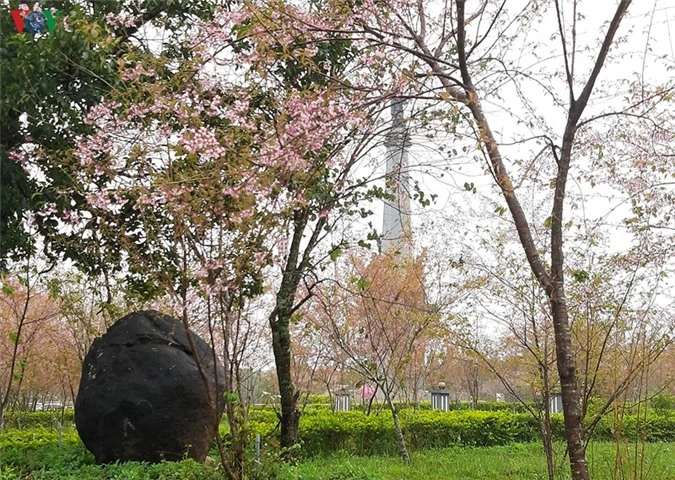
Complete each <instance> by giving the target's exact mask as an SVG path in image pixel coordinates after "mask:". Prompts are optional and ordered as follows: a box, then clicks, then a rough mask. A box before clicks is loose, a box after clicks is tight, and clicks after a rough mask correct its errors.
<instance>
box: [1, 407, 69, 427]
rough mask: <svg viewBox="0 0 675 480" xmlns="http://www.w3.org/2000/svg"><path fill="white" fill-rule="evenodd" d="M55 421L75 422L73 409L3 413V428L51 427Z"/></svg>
mask: <svg viewBox="0 0 675 480" xmlns="http://www.w3.org/2000/svg"><path fill="white" fill-rule="evenodd" d="M57 422H61V424H62V425H66V424H70V423H75V411H74V410H73V409H68V410H64V411H63V415H61V410H45V411H36V412H26V411H21V410H10V411H8V412H6V413H5V418H4V427H5V428H53V427H55V426H56V423H57Z"/></svg>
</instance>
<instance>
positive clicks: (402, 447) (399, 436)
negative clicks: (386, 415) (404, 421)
mask: <svg viewBox="0 0 675 480" xmlns="http://www.w3.org/2000/svg"><path fill="white" fill-rule="evenodd" d="M385 394H386V397H387V403H388V404H389V410H390V411H391V418H392V419H393V420H394V433H395V435H396V449H397V450H398V454H399V455H400V456H401V460H403V463H405V464H406V465H407V464H409V463H410V454H409V453H408V447H406V444H405V437H404V436H403V429H402V428H401V422H400V420H399V418H398V412H397V411H396V407H395V406H394V403H393V402H392V401H391V397H390V395H389V393H387V392H385Z"/></svg>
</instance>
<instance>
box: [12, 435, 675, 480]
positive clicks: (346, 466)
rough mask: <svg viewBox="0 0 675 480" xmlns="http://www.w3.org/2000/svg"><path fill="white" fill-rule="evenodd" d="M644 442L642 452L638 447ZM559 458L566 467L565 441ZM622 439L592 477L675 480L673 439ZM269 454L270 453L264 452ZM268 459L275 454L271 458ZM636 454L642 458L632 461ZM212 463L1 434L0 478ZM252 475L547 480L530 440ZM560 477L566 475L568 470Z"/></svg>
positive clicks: (137, 476)
mask: <svg viewBox="0 0 675 480" xmlns="http://www.w3.org/2000/svg"><path fill="white" fill-rule="evenodd" d="M643 447H644V450H642V448H643ZM557 448H558V449H559V450H560V452H559V455H558V458H557V463H558V465H559V466H560V471H561V472H566V470H567V468H566V465H565V463H564V462H565V459H564V456H563V452H564V450H563V446H562V445H561V444H558V445H557ZM635 448H636V446H635V445H634V444H628V445H626V446H624V447H623V448H622V452H621V455H620V459H621V460H622V470H621V472H619V469H618V468H616V467H615V458H616V455H615V453H616V446H615V445H614V444H612V443H607V442H596V443H593V444H591V445H590V447H589V451H588V453H589V455H588V458H589V464H590V470H591V473H592V475H593V478H594V479H603V480H604V479H615V478H616V479H638V478H641V479H645V480H675V443H649V444H644V445H641V444H640V445H638V446H637V448H638V450H637V451H636V450H635ZM267 453H274V452H267ZM272 456H273V455H272ZM635 458H639V459H641V460H642V461H640V462H635V461H634V460H635ZM216 465H217V462H210V463H208V464H207V465H200V464H198V463H195V462H192V461H183V462H178V463H175V464H160V465H147V464H140V463H128V464H122V465H108V466H104V467H102V466H98V465H95V464H94V463H93V458H92V456H91V454H89V452H87V451H86V450H85V448H84V446H83V445H82V443H81V442H80V440H79V438H78V437H77V434H76V432H75V431H74V430H72V429H68V430H66V431H65V432H64V435H63V445H62V447H59V445H58V442H57V437H56V433H55V432H54V431H53V430H48V429H42V428H33V429H29V430H8V431H6V432H2V433H0V480H14V479H22V480H112V479H115V480H152V479H155V480H220V479H221V478H223V477H222V475H221V474H220V471H219V470H218V469H217V467H216ZM254 478H256V479H272V478H277V480H319V479H320V480H389V479H391V480H394V479H396V480H400V479H404V480H427V479H428V480H432V479H433V480H436V479H443V480H460V479H461V480H471V479H484V480H492V479H494V480H508V479H532V480H535V479H545V478H547V476H546V464H545V460H544V456H543V454H542V452H541V447H540V446H539V445H538V444H536V443H521V444H511V445H506V446H496V447H452V448H445V449H441V450H427V451H423V452H413V454H412V461H411V464H410V465H408V466H405V465H403V464H402V463H401V461H400V460H399V459H398V458H397V457H391V456H371V457H359V456H352V455H347V454H335V455H329V456H317V457H313V458H310V459H303V460H302V461H300V462H299V463H298V464H297V465H282V466H278V465H275V464H267V465H266V464H263V467H262V471H260V472H259V473H258V475H257V476H256V477H254ZM558 478H560V479H566V478H568V476H567V475H566V474H561V475H560V476H559V477H558Z"/></svg>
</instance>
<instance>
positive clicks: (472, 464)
mask: <svg viewBox="0 0 675 480" xmlns="http://www.w3.org/2000/svg"><path fill="white" fill-rule="evenodd" d="M561 447H562V446H558V449H561ZM615 448H616V446H615V445H614V444H611V443H604V442H603V443H596V444H593V445H591V446H590V447H589V452H588V459H589V468H590V471H591V478H593V479H598V480H605V479H622V480H623V479H626V480H627V479H638V478H642V479H644V480H674V479H675V444H673V443H661V444H658V443H654V444H648V445H646V446H645V452H644V457H643V458H644V459H645V462H644V463H643V475H642V476H640V475H635V474H634V473H635V467H636V463H635V462H633V461H632V460H631V459H633V460H634V459H635V456H634V452H623V454H622V455H621V458H623V459H624V468H623V470H622V471H621V472H620V471H618V470H617V469H615V466H614V459H615V458H616V456H615ZM565 462H566V459H565V458H563V456H562V453H560V454H559V455H558V457H557V459H556V464H557V467H558V469H559V470H558V471H559V472H560V475H557V476H556V478H559V479H561V480H563V479H568V478H569V474H568V473H567V471H568V467H567V464H566V463H565ZM637 467H638V470H637V471H638V472H639V465H637ZM280 477H281V478H282V479H283V480H348V479H349V480H401V479H404V480H435V479H443V480H470V479H471V480H472V479H481V480H509V479H512V480H516V479H518V480H540V479H541V480H544V479H547V478H548V476H547V474H546V461H545V459H544V456H543V453H542V451H541V446H540V445H538V444H535V443H527V444H513V445H507V446H498V447H476V448H471V447H453V448H446V449H442V450H432V451H426V452H416V453H413V454H412V456H411V463H410V465H408V466H405V465H403V464H402V463H401V461H400V460H399V459H398V458H396V457H380V456H377V457H354V456H347V455H335V456H330V457H323V458H315V459H311V460H306V461H304V462H302V463H301V464H299V465H296V466H284V467H282V470H281V475H280Z"/></svg>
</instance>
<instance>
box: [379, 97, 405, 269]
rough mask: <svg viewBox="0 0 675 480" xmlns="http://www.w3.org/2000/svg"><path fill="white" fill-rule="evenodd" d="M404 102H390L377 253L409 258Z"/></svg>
mask: <svg viewBox="0 0 675 480" xmlns="http://www.w3.org/2000/svg"><path fill="white" fill-rule="evenodd" d="M405 104H406V100H402V99H393V100H392V101H391V106H390V108H391V118H392V125H391V129H390V130H389V133H388V134H387V138H386V141H385V146H386V148H387V167H386V168H387V169H386V177H385V179H386V190H385V191H386V193H387V197H388V198H385V200H384V215H383V219H382V235H381V243H380V252H381V253H389V254H396V253H398V254H400V255H405V256H407V257H410V256H411V255H412V231H411V227H410V194H409V187H410V186H409V183H410V182H409V173H408V149H409V147H410V138H409V130H408V125H407V121H406V119H405Z"/></svg>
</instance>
